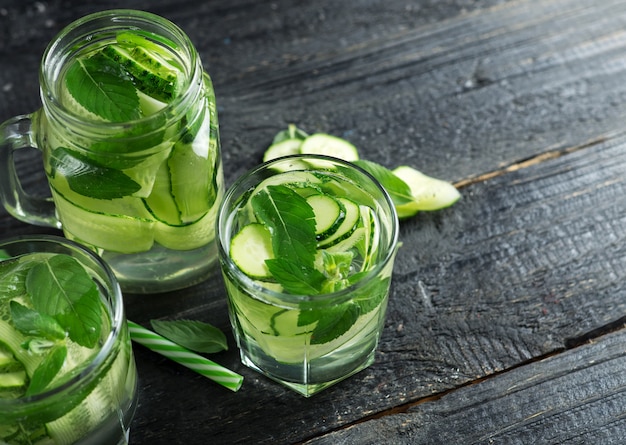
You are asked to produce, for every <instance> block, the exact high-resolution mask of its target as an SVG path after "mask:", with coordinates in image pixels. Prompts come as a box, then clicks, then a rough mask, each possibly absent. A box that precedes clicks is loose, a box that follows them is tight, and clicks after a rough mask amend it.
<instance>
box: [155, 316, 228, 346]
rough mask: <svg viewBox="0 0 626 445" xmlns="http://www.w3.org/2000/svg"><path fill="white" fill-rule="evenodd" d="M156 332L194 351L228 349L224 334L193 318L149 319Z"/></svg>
mask: <svg viewBox="0 0 626 445" xmlns="http://www.w3.org/2000/svg"><path fill="white" fill-rule="evenodd" d="M150 324H151V325H152V329H154V330H155V332H156V333H158V334H160V335H162V336H163V337H165V338H167V339H168V340H171V341H173V342H174V343H177V344H179V345H180V346H183V347H185V348H187V349H190V350H192V351H195V352H203V353H209V354H210V353H214V352H220V351H226V350H228V342H227V341H226V335H224V333H223V332H222V331H221V330H220V329H218V328H216V327H215V326H213V325H211V324H209V323H203V322H201V321H195V320H172V321H163V320H151V321H150Z"/></svg>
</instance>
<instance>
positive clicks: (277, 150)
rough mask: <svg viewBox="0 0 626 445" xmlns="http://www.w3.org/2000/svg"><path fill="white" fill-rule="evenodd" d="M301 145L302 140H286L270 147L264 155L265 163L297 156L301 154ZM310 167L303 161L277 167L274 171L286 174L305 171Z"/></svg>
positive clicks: (294, 161)
mask: <svg viewBox="0 0 626 445" xmlns="http://www.w3.org/2000/svg"><path fill="white" fill-rule="evenodd" d="M300 144H302V139H285V140H283V141H281V142H277V143H275V144H272V145H270V146H269V148H268V149H267V150H265V153H264V155H263V162H267V161H272V160H274V159H278V158H282V157H283V156H289V155H295V154H298V153H300ZM307 167H308V165H307V164H306V163H305V162H303V161H296V160H293V161H291V162H289V163H283V164H280V165H275V166H274V170H276V171H280V172H285V171H291V170H305V169H306V168H307Z"/></svg>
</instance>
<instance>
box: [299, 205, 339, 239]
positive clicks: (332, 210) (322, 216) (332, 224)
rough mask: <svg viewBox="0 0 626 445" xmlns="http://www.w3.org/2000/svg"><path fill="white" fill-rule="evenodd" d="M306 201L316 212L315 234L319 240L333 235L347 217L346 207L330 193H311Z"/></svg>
mask: <svg viewBox="0 0 626 445" xmlns="http://www.w3.org/2000/svg"><path fill="white" fill-rule="evenodd" d="M306 201H307V203H308V204H309V205H310V206H311V208H312V209H313V213H314V214H315V235H316V238H317V240H318V241H321V240H324V239H326V238H328V237H329V236H331V235H333V234H334V233H335V232H336V231H337V230H338V229H339V227H340V226H341V223H343V221H344V219H345V218H346V210H345V207H344V206H343V205H342V204H341V203H340V202H339V201H338V200H336V199H335V198H333V197H332V196H330V195H326V194H316V195H310V196H309V197H307V198H306Z"/></svg>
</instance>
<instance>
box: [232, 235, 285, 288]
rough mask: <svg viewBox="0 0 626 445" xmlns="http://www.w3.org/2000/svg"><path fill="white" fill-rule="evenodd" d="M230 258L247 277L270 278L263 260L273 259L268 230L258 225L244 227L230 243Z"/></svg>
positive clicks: (270, 237)
mask: <svg viewBox="0 0 626 445" xmlns="http://www.w3.org/2000/svg"><path fill="white" fill-rule="evenodd" d="M230 256H231V258H232V259H233V262H234V263H235V264H236V265H237V267H239V269H241V271H242V272H243V273H245V274H246V275H248V276H249V277H252V278H258V279H266V278H270V277H271V273H270V271H269V269H268V268H267V266H266V265H265V260H269V259H272V258H274V251H273V249H272V236H271V234H270V232H269V230H268V229H267V228H266V227H265V226H264V225H263V224H260V223H251V224H248V225H246V226H244V227H243V228H242V229H241V230H240V231H239V232H238V233H237V234H236V235H235V236H234V237H233V238H232V239H231V241H230Z"/></svg>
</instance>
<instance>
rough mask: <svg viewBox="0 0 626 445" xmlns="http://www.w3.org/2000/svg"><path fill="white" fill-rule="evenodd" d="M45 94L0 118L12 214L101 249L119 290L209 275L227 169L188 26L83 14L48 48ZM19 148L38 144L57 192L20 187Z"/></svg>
mask: <svg viewBox="0 0 626 445" xmlns="http://www.w3.org/2000/svg"><path fill="white" fill-rule="evenodd" d="M40 91H41V99H42V105H43V106H42V108H41V109H40V110H38V111H36V112H34V113H32V114H29V115H23V116H17V117H15V118H12V119H10V120H8V121H6V122H5V123H4V124H2V126H0V197H1V198H2V202H3V205H4V207H5V208H6V209H7V211H8V212H9V213H10V214H12V215H13V216H14V217H16V218H18V219H20V220H22V221H25V222H27V223H30V224H36V225H43V226H52V227H57V228H62V229H63V231H64V234H65V236H66V237H67V238H69V239H72V240H75V241H77V242H80V243H81V244H83V245H86V246H88V247H90V248H92V249H93V250H95V251H97V252H98V253H99V254H100V256H102V258H104V259H105V260H106V261H107V262H108V263H109V265H110V266H111V268H112V269H113V270H114V272H115V274H116V275H117V277H118V280H119V282H120V284H121V286H122V288H123V289H124V291H130V292H137V293H151V292H163V291H168V290H173V289H177V288H182V287H186V286H189V285H191V284H194V283H196V282H199V281H201V280H203V279H204V278H206V276H207V275H208V274H209V272H210V270H211V266H212V265H213V264H214V263H215V262H216V259H217V253H216V247H215V242H214V239H215V218H216V214H217V208H218V205H219V202H220V200H221V197H222V195H223V173H222V168H221V157H220V143H219V132H218V121H217V111H216V105H215V94H214V90H213V86H212V83H211V79H210V78H209V75H208V74H207V73H206V72H205V71H204V70H203V67H202V64H201V61H200V59H199V57H198V54H197V52H196V50H195V48H194V46H193V44H192V43H191V41H190V40H189V38H188V37H187V36H186V35H185V33H184V32H183V31H182V30H181V29H179V28H178V27H177V26H176V25H174V24H173V23H171V22H169V21H168V20H166V19H164V18H162V17H159V16H156V15H153V14H150V13H146V12H142V11H134V10H111V11H104V12H99V13H95V14H92V15H89V16H86V17H84V18H82V19H79V20H77V21H76V22H74V23H72V24H70V25H69V26H68V27H66V28H65V29H64V30H63V31H61V32H60V34H59V35H58V36H57V37H56V38H55V39H54V40H53V41H52V42H51V43H50V45H49V46H48V48H47V49H46V51H45V53H44V55H43V59H42V62H41V68H40ZM24 147H35V148H38V149H39V150H40V151H41V152H42V154H43V161H44V168H45V172H46V175H47V179H48V183H49V185H50V189H51V192H52V200H50V199H48V198H40V197H35V196H33V195H31V194H27V193H25V192H24V190H23V189H22V187H21V185H20V181H19V178H18V175H17V174H16V171H15V165H14V162H13V153H14V151H15V150H18V149H21V148H24Z"/></svg>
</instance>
